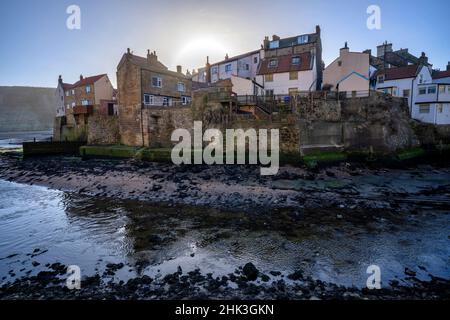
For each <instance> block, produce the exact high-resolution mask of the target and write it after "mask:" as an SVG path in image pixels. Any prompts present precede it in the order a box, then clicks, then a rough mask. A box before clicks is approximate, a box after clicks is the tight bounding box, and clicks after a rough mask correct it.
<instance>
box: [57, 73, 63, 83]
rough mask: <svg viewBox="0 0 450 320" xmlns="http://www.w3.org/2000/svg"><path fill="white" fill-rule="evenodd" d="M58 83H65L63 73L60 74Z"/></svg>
mask: <svg viewBox="0 0 450 320" xmlns="http://www.w3.org/2000/svg"><path fill="white" fill-rule="evenodd" d="M58 83H59V84H62V83H63V79H62V76H61V75H59V77H58Z"/></svg>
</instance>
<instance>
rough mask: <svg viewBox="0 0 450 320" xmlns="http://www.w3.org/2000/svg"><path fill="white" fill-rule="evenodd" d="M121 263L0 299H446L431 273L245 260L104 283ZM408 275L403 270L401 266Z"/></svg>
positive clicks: (26, 283) (36, 280)
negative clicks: (215, 269)
mask: <svg viewBox="0 0 450 320" xmlns="http://www.w3.org/2000/svg"><path fill="white" fill-rule="evenodd" d="M121 268H123V265H120V264H117V265H115V264H113V265H109V266H108V269H107V270H106V271H105V273H104V274H103V275H99V274H97V275H95V276H91V277H85V278H83V279H82V282H81V289H79V290H78V289H72V290H71V289H68V287H67V286H66V279H65V278H64V277H63V276H64V275H65V272H66V266H64V265H61V264H59V263H55V264H52V265H49V266H48V269H49V270H48V271H42V272H40V273H39V274H38V275H36V276H33V277H28V278H21V279H18V280H16V281H15V282H13V283H8V284H6V285H3V286H2V287H0V299H8V300H11V299H12V300H14V299H46V300H48V299H58V300H59V299H69V300H71V299H77V300H78V299H82V300H101V299H107V300H129V299H132V300H166V299H174V300H184V299H200V300H202V299H203V300H205V299H221V300H245V299H252V300H255V299H285V300H295V299H301V300H322V299H324V300H329V299H333V300H361V299H364V300H379V299H383V300H405V299H407V300H422V299H427V300H442V299H445V300H446V299H449V298H450V291H449V288H450V280H446V279H442V278H437V277H431V278H432V279H431V281H421V280H419V279H417V278H416V277H415V276H413V275H412V274H410V276H409V277H408V278H407V280H408V282H409V283H410V285H408V286H404V285H400V284H399V283H398V282H397V281H392V282H391V283H390V286H389V287H386V288H382V289H379V290H377V289H372V290H369V289H367V288H364V289H357V288H347V287H343V286H337V285H335V284H331V283H326V282H323V281H320V280H313V279H311V278H310V277H305V276H304V275H303V273H302V271H300V270H299V271H296V272H294V273H292V274H289V275H288V276H287V277H286V278H285V277H284V276H283V275H281V273H280V272H277V271H272V272H270V273H269V274H263V273H261V272H259V270H258V269H256V267H255V266H254V265H253V264H251V263H248V264H246V265H245V266H244V267H240V268H239V269H236V270H235V272H234V273H230V274H228V275H226V276H222V277H220V278H219V277H217V278H214V277H213V276H212V274H211V273H209V274H206V275H204V274H202V273H201V272H200V270H198V269H197V270H194V271H190V272H187V273H183V271H182V269H181V268H178V271H177V272H175V273H173V274H167V275H165V276H164V277H162V278H159V279H153V278H151V277H148V276H143V277H137V278H133V279H130V280H129V281H127V282H123V281H120V282H113V281H108V280H107V279H108V277H107V276H111V275H113V274H114V273H115V271H117V270H118V269H121ZM405 272H406V273H408V270H405Z"/></svg>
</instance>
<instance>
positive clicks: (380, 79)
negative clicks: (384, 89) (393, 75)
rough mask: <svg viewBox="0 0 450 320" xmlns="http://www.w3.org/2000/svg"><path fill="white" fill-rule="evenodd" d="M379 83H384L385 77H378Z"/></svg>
mask: <svg viewBox="0 0 450 320" xmlns="http://www.w3.org/2000/svg"><path fill="white" fill-rule="evenodd" d="M377 79H378V83H384V75H381V76H378V78H377Z"/></svg>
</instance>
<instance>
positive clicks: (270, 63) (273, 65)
mask: <svg viewBox="0 0 450 320" xmlns="http://www.w3.org/2000/svg"><path fill="white" fill-rule="evenodd" d="M277 65H278V60H277V59H271V60H270V61H269V68H275V67H276V66H277Z"/></svg>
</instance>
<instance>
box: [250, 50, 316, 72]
mask: <svg viewBox="0 0 450 320" xmlns="http://www.w3.org/2000/svg"><path fill="white" fill-rule="evenodd" d="M292 57H300V63H299V64H292V63H291V62H292ZM273 59H276V60H277V61H278V64H277V66H276V67H269V63H270V61H271V60H273ZM311 69H312V63H311V53H310V52H304V53H300V54H288V55H284V56H280V57H273V58H267V59H264V60H262V61H261V64H260V66H259V70H258V75H264V74H270V73H282V72H290V71H306V70H311Z"/></svg>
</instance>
